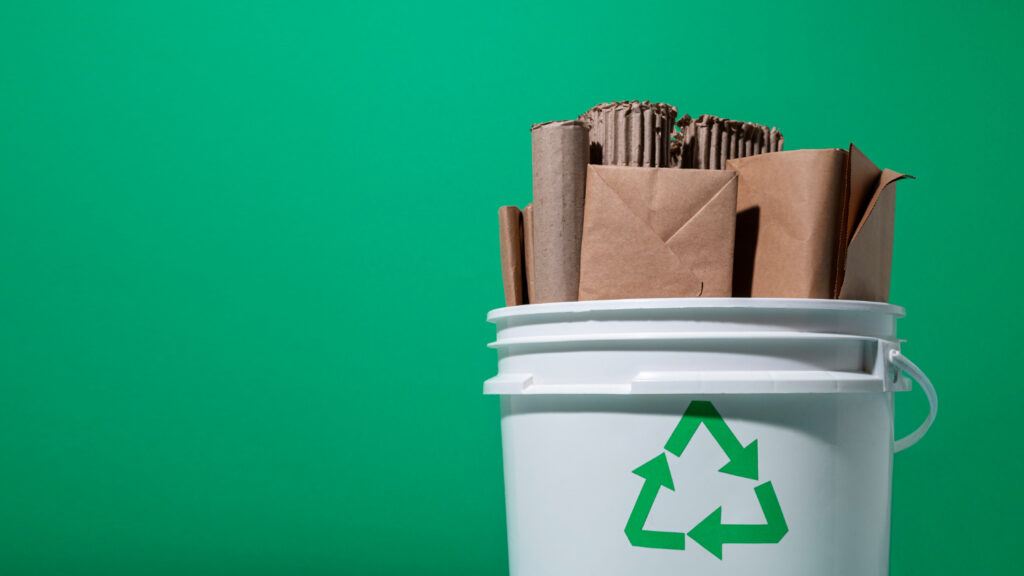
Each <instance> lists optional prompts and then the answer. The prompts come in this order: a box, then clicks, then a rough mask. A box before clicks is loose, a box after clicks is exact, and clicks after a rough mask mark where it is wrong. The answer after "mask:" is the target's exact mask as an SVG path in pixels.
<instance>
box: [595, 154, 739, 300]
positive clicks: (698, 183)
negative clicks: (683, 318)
mask: <svg viewBox="0 0 1024 576" xmlns="http://www.w3.org/2000/svg"><path fill="white" fill-rule="evenodd" d="M730 181H733V182H734V181H735V175H734V174H732V173H726V172H722V171H719V172H707V171H698V170H680V169H674V168H629V167H618V166H595V165H591V166H590V167H588V172H587V199H586V207H585V212H584V223H583V248H582V258H581V264H580V292H579V298H580V300H597V299H609V298H645V297H647V298H658V297H663V298H668V297H686V296H701V295H704V296H710V295H715V296H728V295H729V294H730V292H731V268H732V243H733V242H732V239H733V227H734V224H735V191H734V190H735V189H734V188H733V187H731V186H730V185H729V182H730ZM694 219H697V220H699V222H694V223H693V224H690V226H692V227H693V228H692V229H691V230H686V231H683V230H682V229H683V228H684V226H685V225H687V224H688V223H691V222H693V221H694ZM677 234H678V237H677V238H675V239H674V240H673V237H674V236H676V235H677ZM697 235H699V236H701V240H700V241H699V242H698V241H693V242H692V243H691V244H689V245H688V242H687V241H692V240H693V238H694V237H695V236H697ZM669 240H673V242H672V245H670V243H669V242H668V241H669ZM701 272H703V273H705V274H707V276H705V277H701V276H700V275H699V273H701Z"/></svg>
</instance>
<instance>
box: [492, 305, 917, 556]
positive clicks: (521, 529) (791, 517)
mask: <svg viewBox="0 0 1024 576" xmlns="http://www.w3.org/2000/svg"><path fill="white" fill-rule="evenodd" d="M903 315H904V312H903V309H902V308H899V307H897V306H891V305H887V304H877V303H870V302H850V301H836V300H789V299H738V298H737V299H657V300H616V301H596V302H574V303H561V304H541V305H531V306H519V307H514V308H505V309H499V310H495V311H492V312H491V313H490V314H489V315H488V319H489V320H490V321H492V322H494V323H495V324H496V325H497V329H498V335H497V339H496V341H495V342H494V343H493V344H492V347H493V348H495V349H496V350H497V352H498V374H497V375H496V376H495V377H494V378H491V379H490V380H488V381H487V382H486V383H485V386H484V390H485V393H488V394H499V395H501V396H502V398H501V405H502V420H501V427H502V445H503V454H504V463H505V488H506V504H507V508H508V528H509V550H510V564H511V567H512V574H513V575H526V574H529V575H531V576H532V575H543V574H553V575H565V574H588V575H594V576H602V575H613V574H614V575H619V574H709V575H722V576H726V575H729V576H739V575H746V574H750V575H755V574H756V575H758V576H776V575H778V576H781V575H783V574H785V575H786V576H793V575H795V576H803V575H806V576H812V575H813V576H823V575H825V576H827V575H840V574H842V575H846V574H849V575H856V576H883V575H885V574H888V556H889V502H890V499H891V474H892V455H893V452H894V450H896V451H898V450H902V449H905V448H907V447H909V446H910V445H912V444H914V443H915V442H917V441H918V440H920V438H921V437H922V436H924V434H925V433H926V432H927V430H928V427H929V426H930V425H931V422H932V421H933V420H934V417H935V409H936V407H937V403H936V397H935V392H934V388H932V386H931V383H930V381H929V380H928V379H927V377H926V376H925V375H924V373H923V372H921V371H920V370H919V369H918V368H917V367H916V366H915V365H914V364H913V363H911V362H910V361H909V360H907V359H906V358H905V357H903V356H902V355H900V353H899V347H900V341H899V340H898V339H897V336H896V321H897V320H898V319H899V318H901V317H902V316H903ZM901 371H905V372H906V373H907V374H908V375H909V376H910V377H911V378H913V379H914V380H916V381H917V382H918V383H919V384H920V385H921V387H922V389H923V390H924V391H925V393H926V395H927V396H928V399H929V402H930V403H931V405H932V412H931V413H930V414H929V416H928V419H927V420H926V421H925V423H924V424H922V425H921V426H920V427H919V428H918V430H916V431H915V432H914V433H912V434H911V435H909V436H908V437H907V438H904V439H901V440H898V441H894V439H893V394H892V392H894V391H900V390H907V389H909V385H908V381H907V379H906V378H903V377H902V376H901ZM695 401H696V402H710V403H712V404H713V405H714V406H715V408H717V410H718V411H719V412H720V413H721V416H722V419H723V420H724V421H725V422H726V423H727V424H728V426H729V427H730V429H731V430H732V431H733V432H734V433H735V436H736V438H738V440H739V441H740V442H741V443H742V444H743V445H744V446H748V445H749V443H750V442H752V441H754V440H756V441H757V451H758V479H757V480H751V479H747V478H743V477H737V476H733V475H729V474H723V473H722V472H719V471H718V469H719V468H721V467H722V466H723V464H725V463H728V462H729V461H730V460H729V458H727V457H726V456H725V455H724V453H723V449H722V447H721V446H720V445H719V444H718V443H716V440H715V439H713V438H712V437H711V435H710V434H709V432H708V430H707V428H706V427H703V426H702V427H700V428H699V429H698V430H697V432H696V434H695V435H694V436H693V439H692V441H691V443H690V445H689V446H688V447H687V449H686V450H685V451H684V452H683V453H682V454H681V455H680V456H679V457H678V458H677V457H676V456H673V455H669V456H668V460H669V462H670V467H671V472H672V478H673V480H674V484H675V485H674V489H668V488H665V487H663V488H662V489H661V490H660V491H659V492H658V493H657V497H656V499H655V501H654V504H653V507H652V509H651V512H650V516H648V517H647V518H646V521H645V522H646V524H645V525H644V527H645V529H646V530H655V531H667V532H680V533H682V532H685V533H686V534H687V536H686V548H685V549H684V550H678V549H659V548H648V547H638V546H634V545H632V544H631V542H630V540H629V538H627V537H626V534H625V532H624V528H625V526H626V522H627V520H628V519H629V518H630V515H631V512H632V510H633V507H634V505H635V503H636V502H637V499H638V495H639V494H640V491H641V490H642V489H643V486H644V485H645V479H644V478H642V477H640V476H638V475H637V474H635V473H634V472H633V471H634V470H636V469H637V468H638V467H639V466H641V465H644V463H645V462H648V461H650V460H651V459H652V457H656V456H657V455H658V454H661V453H663V451H664V447H665V443H666V441H667V439H668V437H669V436H670V435H671V434H672V431H673V429H674V428H675V427H676V426H677V425H678V424H679V422H680V419H681V417H682V415H683V413H684V412H685V411H686V410H687V408H688V407H689V406H690V405H691V403H692V402H695ZM766 481H770V482H771V483H772V485H773V487H774V491H775V493H776V494H777V497H778V501H779V503H780V506H781V509H782V510H783V512H784V515H785V520H786V522H787V523H788V531H787V532H786V534H785V536H784V537H782V539H781V540H780V541H779V542H778V543H763V544H762V543H735V544H733V543H726V544H724V547H723V552H722V558H721V559H719V558H717V557H716V556H714V555H713V554H711V553H710V552H708V551H707V550H706V549H705V548H703V547H702V546H701V545H699V544H698V543H697V542H696V541H695V540H693V538H692V537H691V536H689V534H690V532H691V531H693V529H694V528H695V527H696V526H697V525H698V524H699V523H700V522H701V521H702V519H706V518H707V517H708V515H709V514H711V513H713V512H714V511H715V509H716V508H717V507H719V506H721V507H722V512H721V522H722V523H723V524H751V525H753V524H757V523H759V522H764V521H765V520H766V516H765V513H763V512H762V509H763V507H762V506H760V505H759V503H758V499H757V498H755V496H754V494H753V492H752V489H753V487H755V486H758V485H759V484H762V483H763V482H766Z"/></svg>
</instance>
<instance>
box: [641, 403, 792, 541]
mask: <svg viewBox="0 0 1024 576" xmlns="http://www.w3.org/2000/svg"><path fill="white" fill-rule="evenodd" d="M701 424H703V425H704V427H705V428H707V430H708V432H710V433H711V436H712V437H713V438H714V439H715V441H716V442H718V445H719V446H721V448H722V450H723V451H724V452H725V454H726V456H728V457H729V462H727V463H726V464H725V465H724V466H722V467H721V468H719V469H718V470H719V472H723V473H725V474H731V475H733V476H739V477H741V478H748V479H751V480H757V477H758V473H757V464H758V462H757V440H753V441H752V442H750V444H747V445H746V446H743V445H742V444H740V441H739V439H738V438H736V435H735V434H733V432H732V430H730V429H729V426H728V424H726V423H725V420H723V419H722V415H721V414H719V413H718V410H717V409H715V407H714V405H712V404H711V402H704V401H693V402H690V405H689V406H687V408H686V412H685V413H683V417H682V418H681V419H680V420H679V424H677V425H676V427H675V429H674V430H673V431H672V434H671V436H669V439H668V442H666V443H665V451H666V452H670V453H672V454H674V455H675V456H681V455H682V453H683V451H684V450H686V447H687V446H688V445H689V444H690V440H692V439H693V435H694V434H696V433H697V429H698V428H700V425H701ZM633 473H634V474H636V475H637V476H640V477H641V478H643V479H644V485H643V487H642V488H641V489H640V495H639V496H637V499H636V503H635V504H634V505H633V511H632V512H630V514H629V520H628V521H627V522H626V537H627V538H628V539H629V542H630V544H632V545H633V546H639V547H644V548H663V549H669V550H685V549H686V533H683V532H656V531H652V530H644V524H646V523H647V517H648V516H649V515H650V513H651V508H652V507H653V506H654V501H655V499H656V498H657V496H658V492H659V491H660V490H661V488H662V487H665V488H668V489H669V490H673V491H674V490H675V484H674V483H673V481H672V473H671V471H670V470H669V467H668V458H667V457H666V456H665V453H664V452H663V453H661V454H659V455H657V456H655V457H654V458H651V459H650V460H649V461H647V462H646V463H645V464H643V465H642V466H640V467H639V468H637V469H636V470H633ZM754 494H755V496H757V502H758V504H759V505H760V507H761V512H762V513H763V514H764V519H765V523H764V524H723V523H722V507H721V506H719V507H718V509H716V510H715V511H714V512H712V513H711V514H708V515H707V517H705V518H704V519H703V520H701V521H700V523H698V524H697V525H696V526H694V527H693V529H692V530H690V532H689V536H690V538H693V540H694V542H696V543H697V544H700V545H701V546H702V547H704V549H706V550H707V551H708V552H710V553H711V554H714V555H715V557H717V558H718V559H719V560H721V559H722V546H723V545H724V544H776V543H778V542H780V541H781V540H782V538H783V536H785V535H786V533H787V532H789V526H788V525H787V524H786V519H785V517H784V516H783V514H782V507H781V506H780V505H779V498H778V497H777V496H776V495H775V488H774V487H773V486H772V483H771V482H765V483H763V484H760V485H759V486H757V487H756V488H754Z"/></svg>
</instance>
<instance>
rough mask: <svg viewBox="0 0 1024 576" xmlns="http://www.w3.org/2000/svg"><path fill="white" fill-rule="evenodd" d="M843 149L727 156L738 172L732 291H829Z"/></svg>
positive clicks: (806, 294)
mask: <svg viewBox="0 0 1024 576" xmlns="http://www.w3.org/2000/svg"><path fill="white" fill-rule="evenodd" d="M845 162H846V152H845V151H843V150H793V151H789V152H776V153H774V154H760V155H757V156H748V157H746V158H739V159H733V160H729V161H728V162H727V163H726V166H727V167H728V168H729V169H730V170H735V171H736V172H738V173H739V193H738V198H737V201H736V263H735V270H734V271H733V289H732V291H733V296H754V297H758V298H831V297H832V281H833V270H834V262H835V260H834V258H835V254H836V246H837V238H836V235H837V231H838V229H839V216H840V209H839V205H840V192H841V190H842V189H843V181H844V177H843V176H844V175H843V170H844V165H845Z"/></svg>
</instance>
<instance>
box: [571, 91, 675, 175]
mask: <svg viewBox="0 0 1024 576" xmlns="http://www.w3.org/2000/svg"><path fill="white" fill-rule="evenodd" d="M675 119H676V108H675V106H670V105H668V104H660V103H656V102H655V103H652V102H648V101H644V102H640V101H638V100H633V101H626V102H609V103H607V104H598V105H597V106H594V107H593V108H591V109H590V110H588V111H587V112H586V113H585V114H583V115H581V116H580V120H583V121H585V122H587V124H589V125H590V127H591V129H590V163H591V164H602V165H606V166H651V167H665V166H669V157H670V150H669V148H670V145H671V135H672V127H673V125H674V124H675Z"/></svg>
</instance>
